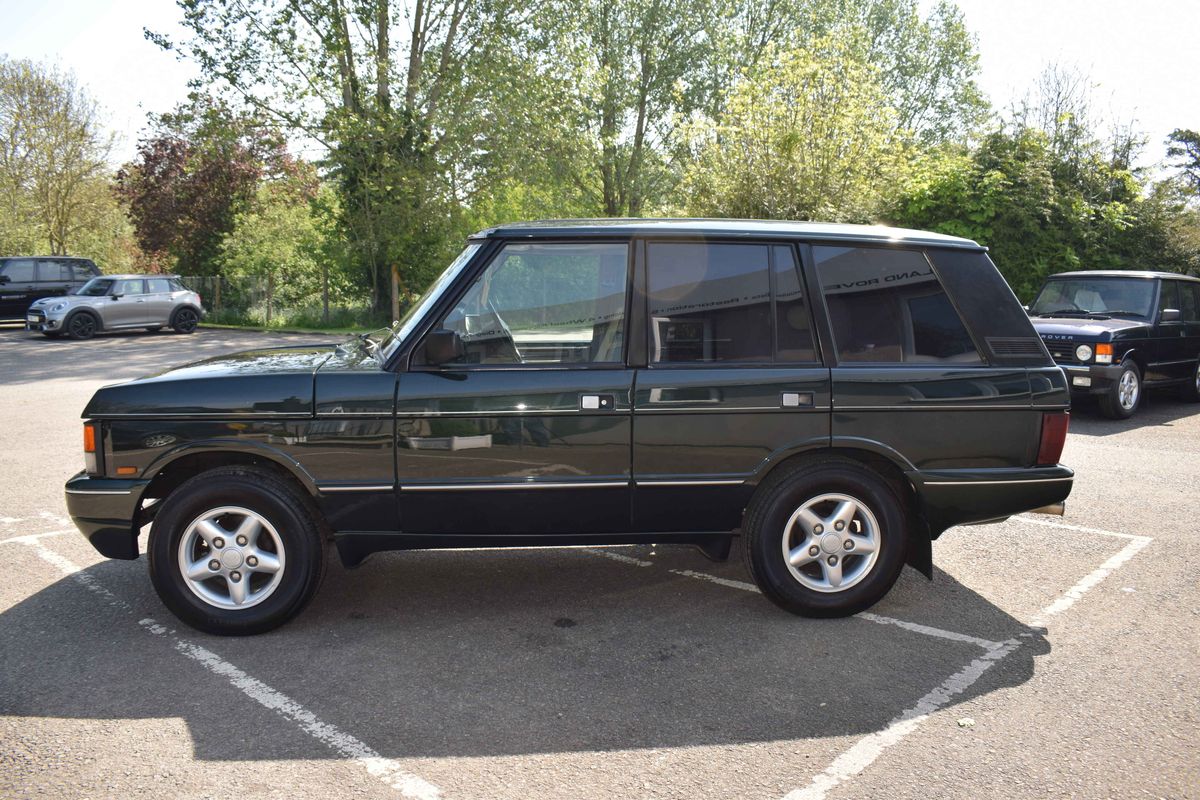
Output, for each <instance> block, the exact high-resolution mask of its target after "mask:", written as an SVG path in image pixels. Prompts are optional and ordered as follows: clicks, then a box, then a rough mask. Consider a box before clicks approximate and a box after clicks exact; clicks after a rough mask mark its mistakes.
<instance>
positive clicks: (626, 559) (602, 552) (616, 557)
mask: <svg viewBox="0 0 1200 800" xmlns="http://www.w3.org/2000/svg"><path fill="white" fill-rule="evenodd" d="M580 549H581V550H582V551H583V552H585V553H591V554H592V555H594V556H604V557H605V558H611V559H612V560H613V561H620V562H621V563H622V564H630V565H632V566H635V567H652V566H654V562H653V561H643V560H642V559H640V558H634V557H632V556H627V555H622V554H621V553H618V552H616V551H615V550H608V549H605V548H602V547H582V548H580Z"/></svg>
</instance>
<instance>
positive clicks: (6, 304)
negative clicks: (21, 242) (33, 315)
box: [0, 258, 37, 317]
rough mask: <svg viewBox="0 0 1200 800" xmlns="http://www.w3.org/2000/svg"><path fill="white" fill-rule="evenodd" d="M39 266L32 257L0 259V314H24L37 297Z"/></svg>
mask: <svg viewBox="0 0 1200 800" xmlns="http://www.w3.org/2000/svg"><path fill="white" fill-rule="evenodd" d="M36 288H37V266H36V263H35V261H34V259H32V258H9V259H5V260H4V261H0V315H3V316H5V317H20V316H24V314H25V310H26V309H27V308H29V304H30V303H32V302H33V301H34V300H36V299H37V297H35V296H34V293H35V291H36Z"/></svg>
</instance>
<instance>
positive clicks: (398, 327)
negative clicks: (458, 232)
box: [379, 242, 483, 361]
mask: <svg viewBox="0 0 1200 800" xmlns="http://www.w3.org/2000/svg"><path fill="white" fill-rule="evenodd" d="M482 246H483V245H481V244H479V243H477V242H472V243H471V244H468V245H467V246H466V247H465V248H463V251H462V252H461V253H459V254H458V258H456V259H454V261H452V262H451V263H450V266H448V267H446V269H445V270H443V271H442V274H441V275H439V276H438V277H437V280H435V281H434V282H433V283H432V284H430V285H429V288H428V289H426V290H425V293H424V294H422V295H421V296H420V298H418V299H417V301H416V302H414V303H413V304H412V305H411V306H409V307H408V311H406V312H405V313H404V316H403V317H401V318H400V321H399V322H397V323H396V324H395V325H393V326H392V329H391V331H389V332H388V335H387V336H386V337H385V338H384V340H383V342H382V344H381V346H380V348H379V354H380V360H382V361H387V360H388V359H389V358H390V357H391V355H392V353H394V352H395V351H396V348H398V347H399V346H400V344H401V342H403V341H404V340H405V339H407V338H408V337H409V335H410V334H411V333H412V332H413V328H415V327H416V326H417V323H418V322H420V321H421V318H422V317H424V316H425V312H426V311H428V310H429V308H430V307H431V306H432V305H433V304H434V303H435V302H437V299H438V297H440V296H441V294H442V292H444V291H446V287H447V286H449V285H450V284H451V282H453V281H454V279H455V278H457V277H458V274H459V273H460V272H462V271H463V268H464V267H465V266H467V264H468V263H469V262H470V261H471V257H472V256H474V255H475V253H476V252H478V251H479V248H480V247H482Z"/></svg>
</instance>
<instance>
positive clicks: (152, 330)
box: [146, 325, 163, 333]
mask: <svg viewBox="0 0 1200 800" xmlns="http://www.w3.org/2000/svg"><path fill="white" fill-rule="evenodd" d="M162 329H163V326H162V325H151V326H150V327H149V328H146V330H147V331H149V332H150V333H158V332H159V331H161V330H162Z"/></svg>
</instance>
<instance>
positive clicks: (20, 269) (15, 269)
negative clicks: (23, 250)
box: [0, 258, 36, 283]
mask: <svg viewBox="0 0 1200 800" xmlns="http://www.w3.org/2000/svg"><path fill="white" fill-rule="evenodd" d="M35 274H36V273H35V272H34V265H33V259H32V258H14V259H12V260H10V261H5V262H4V266H3V267H0V275H4V276H5V277H7V278H8V280H9V282H10V283H33V282H34V280H35V278H34V275H35Z"/></svg>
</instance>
